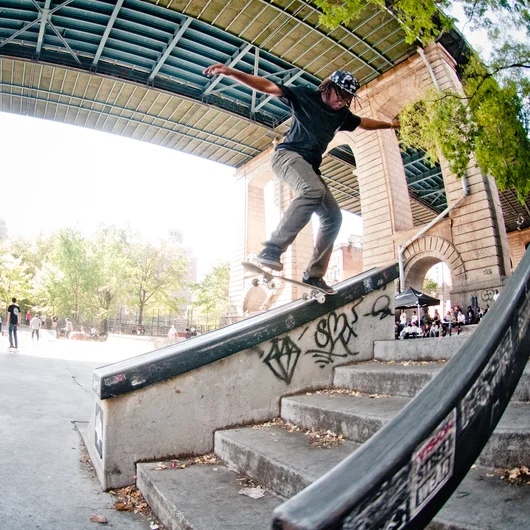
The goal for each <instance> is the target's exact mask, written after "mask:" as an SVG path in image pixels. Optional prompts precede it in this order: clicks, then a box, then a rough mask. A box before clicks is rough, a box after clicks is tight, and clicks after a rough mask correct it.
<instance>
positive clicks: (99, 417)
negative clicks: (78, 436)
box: [94, 403, 103, 458]
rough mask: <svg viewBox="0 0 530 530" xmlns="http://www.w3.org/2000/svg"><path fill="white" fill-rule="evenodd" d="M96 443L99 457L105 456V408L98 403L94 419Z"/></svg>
mask: <svg viewBox="0 0 530 530" xmlns="http://www.w3.org/2000/svg"><path fill="white" fill-rule="evenodd" d="M94 445H95V446H96V450H97V452H98V455H99V458H103V409H102V408H101V407H100V406H99V404H98V403H96V416H95V419H94Z"/></svg>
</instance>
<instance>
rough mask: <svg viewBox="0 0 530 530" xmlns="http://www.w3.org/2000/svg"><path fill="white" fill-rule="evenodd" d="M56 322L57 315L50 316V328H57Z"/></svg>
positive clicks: (57, 319) (57, 320)
mask: <svg viewBox="0 0 530 530" xmlns="http://www.w3.org/2000/svg"><path fill="white" fill-rule="evenodd" d="M57 322H59V318H58V317H57V315H53V316H52V329H53V330H56V329H57Z"/></svg>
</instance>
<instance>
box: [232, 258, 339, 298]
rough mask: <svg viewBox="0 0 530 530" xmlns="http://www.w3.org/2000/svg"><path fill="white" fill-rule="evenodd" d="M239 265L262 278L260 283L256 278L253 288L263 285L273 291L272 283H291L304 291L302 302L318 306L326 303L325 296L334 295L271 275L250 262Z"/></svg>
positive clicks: (311, 286) (285, 277)
mask: <svg viewBox="0 0 530 530" xmlns="http://www.w3.org/2000/svg"><path fill="white" fill-rule="evenodd" d="M241 265H243V267H244V268H245V269H246V270H247V271H249V272H252V273H254V274H255V275H257V276H259V275H260V276H261V277H262V282H260V281H259V280H258V279H257V278H256V281H255V282H254V286H255V287H257V286H258V285H259V284H260V283H264V284H266V285H267V286H269V287H270V288H271V289H274V288H275V285H274V281H275V280H283V281H286V282H288V283H292V284H293V285H298V286H299V287H303V288H304V289H305V290H306V292H305V293H304V294H303V296H302V298H303V299H304V300H316V301H317V302H318V303H319V304H323V303H324V302H325V301H326V296H329V295H332V294H335V293H328V292H327V291H324V289H320V288H319V287H314V286H313V285H308V284H307V283H304V282H299V281H298V280H293V279H292V278H287V276H283V275H282V274H273V273H272V272H270V271H268V270H267V269H265V268H263V267H261V266H260V265H257V264H256V263H253V262H251V261H243V262H241Z"/></svg>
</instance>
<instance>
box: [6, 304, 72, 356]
mask: <svg viewBox="0 0 530 530" xmlns="http://www.w3.org/2000/svg"><path fill="white" fill-rule="evenodd" d="M22 317H23V314H22V312H21V311H20V306H19V305H18V303H17V299H16V298H15V297H13V298H12V299H11V304H10V305H9V307H8V308H7V328H8V335H9V349H11V350H15V351H18V328H19V327H20V326H21V325H22ZM25 321H26V325H27V326H28V327H29V328H30V329H31V340H33V341H34V340H37V341H39V340H40V330H41V329H43V328H45V327H46V323H47V319H46V315H44V314H41V315H40V316H39V315H37V314H36V315H34V316H33V317H32V316H31V311H29V310H28V311H26V315H25ZM58 322H59V318H58V317H57V315H53V316H52V317H51V329H53V330H55V329H57V323H58ZM73 329H74V326H73V324H72V322H71V320H70V319H69V318H67V319H66V322H65V336H66V338H69V337H70V334H71V333H72V331H73ZM1 331H2V320H1V318H0V333H1Z"/></svg>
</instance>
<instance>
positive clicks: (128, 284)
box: [0, 227, 187, 330]
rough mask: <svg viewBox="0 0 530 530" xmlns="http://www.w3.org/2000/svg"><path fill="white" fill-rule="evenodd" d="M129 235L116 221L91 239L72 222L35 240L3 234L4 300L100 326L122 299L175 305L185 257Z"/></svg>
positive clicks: (0, 286) (0, 272)
mask: <svg viewBox="0 0 530 530" xmlns="http://www.w3.org/2000/svg"><path fill="white" fill-rule="evenodd" d="M131 239H133V235H132V234H130V233H127V232H125V231H123V230H120V229H118V228H116V227H101V228H100V230H99V231H98V232H97V234H96V235H95V237H94V238H93V239H87V238H86V237H84V236H83V235H82V234H81V233H80V232H79V231H78V230H76V229H73V228H67V229H64V230H59V231H58V232H55V233H54V234H52V235H51V236H49V237H48V238H42V237H41V238H39V239H37V240H36V241H35V242H30V241H28V240H25V239H17V238H4V239H3V240H2V241H1V242H0V251H1V254H0V295H1V296H2V300H3V301H4V303H5V304H6V307H7V305H8V304H9V302H10V301H11V298H12V297H13V296H15V297H16V298H17V299H18V300H19V301H21V302H23V303H22V304H21V305H23V306H25V307H27V308H29V309H33V310H37V311H38V312H39V313H40V312H42V313H45V314H47V315H52V314H53V313H55V314H57V315H59V316H68V317H71V318H73V319H74V321H75V322H76V323H77V324H82V323H90V324H95V323H98V322H99V328H100V329H101V330H105V329H106V327H105V325H106V320H107V318H109V317H111V316H112V315H113V312H114V311H115V308H116V304H117V303H118V300H119V301H121V302H123V303H125V304H127V302H129V303H131V304H132V305H136V306H138V307H139V308H140V309H141V310H142V311H143V310H145V308H146V307H147V306H148V305H149V304H153V303H157V304H159V305H162V306H166V307H169V306H171V304H173V303H174V301H175V299H176V297H175V292H176V291H177V290H178V289H180V288H181V287H182V286H183V285H184V281H185V276H186V273H187V260H186V257H185V256H184V255H183V254H181V253H179V252H178V251H175V250H173V249H170V248H167V247H160V248H159V247H153V246H152V245H149V244H147V243H144V242H140V241H139V240H138V239H137V238H136V240H135V241H134V243H133V242H131ZM24 301H27V303H24ZM139 324H141V321H140V322H139Z"/></svg>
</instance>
